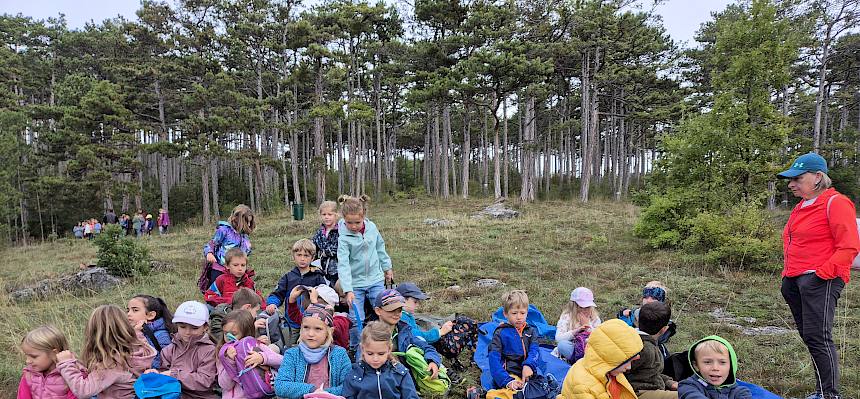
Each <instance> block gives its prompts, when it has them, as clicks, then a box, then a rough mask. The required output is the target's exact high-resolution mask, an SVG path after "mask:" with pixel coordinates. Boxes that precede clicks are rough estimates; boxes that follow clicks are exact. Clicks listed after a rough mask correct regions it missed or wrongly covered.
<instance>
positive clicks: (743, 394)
mask: <svg viewBox="0 0 860 399" xmlns="http://www.w3.org/2000/svg"><path fill="white" fill-rule="evenodd" d="M706 341H717V342H719V343H721V344H723V346H725V347H726V348H727V349H728V352H729V364H730V365H731V368H730V370H729V375H728V377H727V378H726V380H725V381H724V382H723V383H722V385H719V386H716V385H711V384H710V383H708V381H706V380H705V379H704V378H702V375H701V374H699V370H698V369H697V368H696V347H697V346H699V345H700V344H702V343H703V342H706ZM687 356H688V359H689V360H690V366H691V367H692V368H693V373H694V374H693V375H692V376H690V378H687V379H685V380H684V381H681V382H680V383H678V397H679V399H751V398H752V395H751V394H750V391H749V389H747V388H746V387H742V386H739V385H738V383H737V379H736V374H737V372H738V357H737V356H736V355H735V349H734V348H732V345H731V344H730V343H729V341H726V340H725V339H723V338H722V337H719V336H716V335H711V336H709V337H705V338H702V339H701V340H700V341H698V342H696V343H695V344H693V346H691V347H690V350H689V351H688V352H687Z"/></svg>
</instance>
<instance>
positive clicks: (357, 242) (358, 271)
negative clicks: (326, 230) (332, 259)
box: [337, 195, 394, 347]
mask: <svg viewBox="0 0 860 399" xmlns="http://www.w3.org/2000/svg"><path fill="white" fill-rule="evenodd" d="M369 200H370V197H368V196H366V195H362V196H361V197H359V198H354V197H350V196H346V195H342V196H340V198H338V201H340V203H341V205H340V213H341V215H343V219H341V220H340V221H339V222H338V227H337V229H338V233H339V236H338V240H337V275H338V279H339V282H340V286H341V288H342V290H343V292H344V295H345V296H346V303H347V304H348V306H350V307H351V308H352V309H353V310H352V311H351V312H355V315H354V316H355V325H356V326H361V325H362V324H364V316H365V315H364V301H365V299H367V298H369V299H370V300H373V299H375V298H376V297H378V296H379V294H380V293H381V292H382V290H383V289H385V281H393V279H394V271H393V270H392V269H391V258H390V257H389V256H388V253H387V252H386V251H385V241H384V240H383V239H382V235H380V234H379V230H378V229H377V228H376V224H374V223H373V222H371V221H370V220H368V219H367V218H366V217H365V216H366V215H367V202H368V201H369ZM352 331H354V333H352V336H351V337H350V346H352V347H355V346H356V345H357V343H358V336H357V335H358V329H357V328H353V330H352Z"/></svg>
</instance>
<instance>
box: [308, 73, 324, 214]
mask: <svg viewBox="0 0 860 399" xmlns="http://www.w3.org/2000/svg"><path fill="white" fill-rule="evenodd" d="M316 69H317V70H316V72H317V73H316V79H315V80H314V100H315V101H316V105H317V106H322V100H323V87H322V85H323V83H322V78H323V76H322V61H321V59H320V58H319V57H317V59H316ZM324 134H325V133H324V132H323V118H322V116H317V117H315V118H314V158H313V162H311V164H312V168H313V171H314V180H315V181H316V192H317V196H316V198H317V205H319V204H322V203H323V201H325V190H326V189H325V174H326V173H325V172H326V163H325V136H324Z"/></svg>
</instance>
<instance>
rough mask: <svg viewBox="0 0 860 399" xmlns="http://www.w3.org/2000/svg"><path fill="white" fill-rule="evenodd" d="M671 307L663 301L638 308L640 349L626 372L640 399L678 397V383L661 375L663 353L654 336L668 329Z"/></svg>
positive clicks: (672, 398)
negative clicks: (636, 358)
mask: <svg viewBox="0 0 860 399" xmlns="http://www.w3.org/2000/svg"><path fill="white" fill-rule="evenodd" d="M670 317H672V309H670V308H669V305H666V304H665V303H663V302H651V303H646V304H645V305H642V307H641V308H639V337H640V338H642V345H643V346H642V352H641V353H640V354H639V360H636V361H634V362H633V364H632V365H631V368H630V371H629V372H627V373H625V375H626V376H627V381H629V382H630V386H632V387H633V389H634V390H636V394H637V395H639V399H677V398H678V392H677V390H678V383H677V382H675V381H672V378H671V377H669V376H667V375H665V374H663V368H664V362H663V354H662V353H660V348H659V347H658V346H657V339H658V338H659V337H660V335H663V333H664V332H666V330H667V329H668V328H669V318H670Z"/></svg>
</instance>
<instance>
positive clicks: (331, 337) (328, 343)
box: [299, 317, 367, 347]
mask: <svg viewBox="0 0 860 399" xmlns="http://www.w3.org/2000/svg"><path fill="white" fill-rule="evenodd" d="M312 319H314V320H320V319H318V318H316V317H302V324H304V323H305V320H312ZM320 322H322V321H321V320H320ZM322 323H323V324H325V322H322ZM325 327H326V333H327V334H326V338H325V342H324V343H323V344H322V346H324V347H329V346H331V344H332V342H334V328H333V327H329V326H327V325H326V326H325ZM364 328H365V329H367V327H364ZM301 339H302V336H301V333H299V340H301ZM302 342H304V341H302ZM361 342H364V330H362V332H361Z"/></svg>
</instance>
